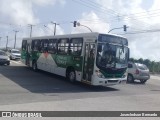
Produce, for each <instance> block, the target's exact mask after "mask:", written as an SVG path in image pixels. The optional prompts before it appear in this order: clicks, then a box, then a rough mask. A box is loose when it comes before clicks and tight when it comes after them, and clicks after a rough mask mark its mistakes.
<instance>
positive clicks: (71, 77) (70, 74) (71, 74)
mask: <svg viewBox="0 0 160 120" xmlns="http://www.w3.org/2000/svg"><path fill="white" fill-rule="evenodd" d="M66 77H67V79H68V80H69V81H70V82H72V83H73V82H75V79H76V73H75V71H74V70H72V69H71V70H68V72H67V76H66Z"/></svg>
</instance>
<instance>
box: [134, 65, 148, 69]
mask: <svg viewBox="0 0 160 120" xmlns="http://www.w3.org/2000/svg"><path fill="white" fill-rule="evenodd" d="M136 65H137V67H138V68H139V69H141V70H148V68H147V66H146V65H144V64H136Z"/></svg>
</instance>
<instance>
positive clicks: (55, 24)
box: [51, 21, 59, 36]
mask: <svg viewBox="0 0 160 120" xmlns="http://www.w3.org/2000/svg"><path fill="white" fill-rule="evenodd" d="M51 23H52V24H54V36H55V35H56V26H57V25H59V24H57V23H54V22H52V21H51Z"/></svg>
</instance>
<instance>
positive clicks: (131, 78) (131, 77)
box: [127, 74, 134, 83]
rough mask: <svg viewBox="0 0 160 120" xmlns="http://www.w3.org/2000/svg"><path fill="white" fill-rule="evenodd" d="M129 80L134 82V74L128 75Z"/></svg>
mask: <svg viewBox="0 0 160 120" xmlns="http://www.w3.org/2000/svg"><path fill="white" fill-rule="evenodd" d="M127 82H128V83H133V82H134V78H133V76H132V75H130V74H128V76H127Z"/></svg>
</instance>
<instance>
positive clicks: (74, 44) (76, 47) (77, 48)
mask: <svg viewBox="0 0 160 120" xmlns="http://www.w3.org/2000/svg"><path fill="white" fill-rule="evenodd" d="M82 44H83V38H72V39H71V40H70V48H69V50H70V51H71V52H70V54H72V55H78V56H80V55H81V52H82Z"/></svg>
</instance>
